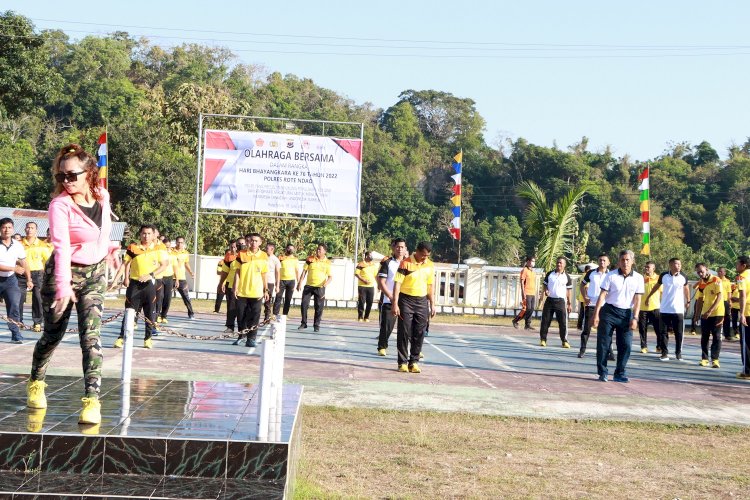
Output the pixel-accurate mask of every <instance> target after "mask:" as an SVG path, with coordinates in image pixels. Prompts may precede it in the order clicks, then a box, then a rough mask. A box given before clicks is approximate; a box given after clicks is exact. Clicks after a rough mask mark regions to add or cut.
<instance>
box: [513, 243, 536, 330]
mask: <svg viewBox="0 0 750 500" xmlns="http://www.w3.org/2000/svg"><path fill="white" fill-rule="evenodd" d="M535 264H536V257H533V256H531V255H529V256H527V257H526V263H525V264H524V266H523V269H522V270H521V275H520V276H519V280H520V283H521V291H522V293H523V298H522V299H521V311H520V312H519V313H518V315H516V317H515V318H513V328H518V322H519V321H521V320H522V319H523V320H525V321H524V328H525V329H526V330H533V328H532V327H531V318H533V317H534V308H535V307H536V295H537V290H536V282H537V276H536V273H535V272H534V265H535Z"/></svg>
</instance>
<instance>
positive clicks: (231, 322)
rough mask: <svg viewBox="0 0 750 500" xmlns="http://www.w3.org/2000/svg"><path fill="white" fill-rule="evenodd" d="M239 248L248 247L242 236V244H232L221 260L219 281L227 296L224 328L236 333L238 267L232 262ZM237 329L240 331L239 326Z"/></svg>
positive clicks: (244, 248)
mask: <svg viewBox="0 0 750 500" xmlns="http://www.w3.org/2000/svg"><path fill="white" fill-rule="evenodd" d="M238 241H239V240H238ZM237 248H242V250H246V249H247V245H245V238H242V245H241V246H240V245H239V243H237V245H236V246H235V245H231V246H230V248H229V250H228V251H227V253H226V254H224V258H223V259H222V261H221V262H222V267H221V275H220V276H219V282H220V287H221V290H222V293H223V294H225V295H226V297H227V321H226V323H225V325H226V329H225V330H224V333H234V326H235V323H237V299H236V298H235V295H234V280H235V277H236V275H237V269H235V268H234V267H233V266H232V263H233V262H234V261H235V260H236V259H237V254H238V253H239V252H237V251H236V249H237ZM237 326H238V327H239V324H238V325H237ZM237 330H238V331H240V329H239V328H238V329H237ZM239 343H240V341H239V339H237V341H236V342H235V344H234V345H238V344H239Z"/></svg>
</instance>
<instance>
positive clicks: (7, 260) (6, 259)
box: [0, 238, 26, 278]
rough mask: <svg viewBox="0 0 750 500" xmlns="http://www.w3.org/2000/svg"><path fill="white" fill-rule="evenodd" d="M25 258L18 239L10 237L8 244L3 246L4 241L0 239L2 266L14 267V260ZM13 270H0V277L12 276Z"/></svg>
mask: <svg viewBox="0 0 750 500" xmlns="http://www.w3.org/2000/svg"><path fill="white" fill-rule="evenodd" d="M25 258H26V250H24V249H23V245H22V244H21V243H19V242H18V241H16V240H14V239H13V238H11V240H10V245H8V246H5V243H3V242H2V241H0V264H2V265H3V266H12V267H15V265H16V261H18V260H23V259H25ZM13 274H14V271H0V277H3V278H7V277H8V276H12V275H13Z"/></svg>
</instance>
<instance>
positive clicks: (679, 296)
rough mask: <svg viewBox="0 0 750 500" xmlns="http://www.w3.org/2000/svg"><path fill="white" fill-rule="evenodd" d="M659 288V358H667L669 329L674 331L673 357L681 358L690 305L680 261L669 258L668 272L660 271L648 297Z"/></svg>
mask: <svg viewBox="0 0 750 500" xmlns="http://www.w3.org/2000/svg"><path fill="white" fill-rule="evenodd" d="M660 288H661V290H662V292H661V302H660V304H659V311H660V312H659V318H660V321H659V323H660V324H659V338H658V339H657V341H656V350H657V352H660V353H661V358H660V359H661V360H662V361H668V360H669V329H670V328H671V329H672V331H673V332H674V342H675V349H674V352H675V359H677V360H678V361H681V360H682V338H683V333H684V331H685V311H687V310H688V308H689V307H690V285H689V284H688V279H687V276H685V275H684V274H683V273H682V262H680V259H678V258H676V257H673V258H671V259H669V272H666V273H661V274H660V275H659V281H657V282H656V284H655V285H654V287H653V288H652V289H651V293H649V295H648V298H649V299H650V298H651V296H652V295H653V294H655V293H656V291H657V290H659V289H660Z"/></svg>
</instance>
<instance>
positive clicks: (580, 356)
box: [578, 349, 586, 358]
mask: <svg viewBox="0 0 750 500" xmlns="http://www.w3.org/2000/svg"><path fill="white" fill-rule="evenodd" d="M584 354H586V349H581V350H580V351H578V357H579V358H582V357H583V355H584Z"/></svg>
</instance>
